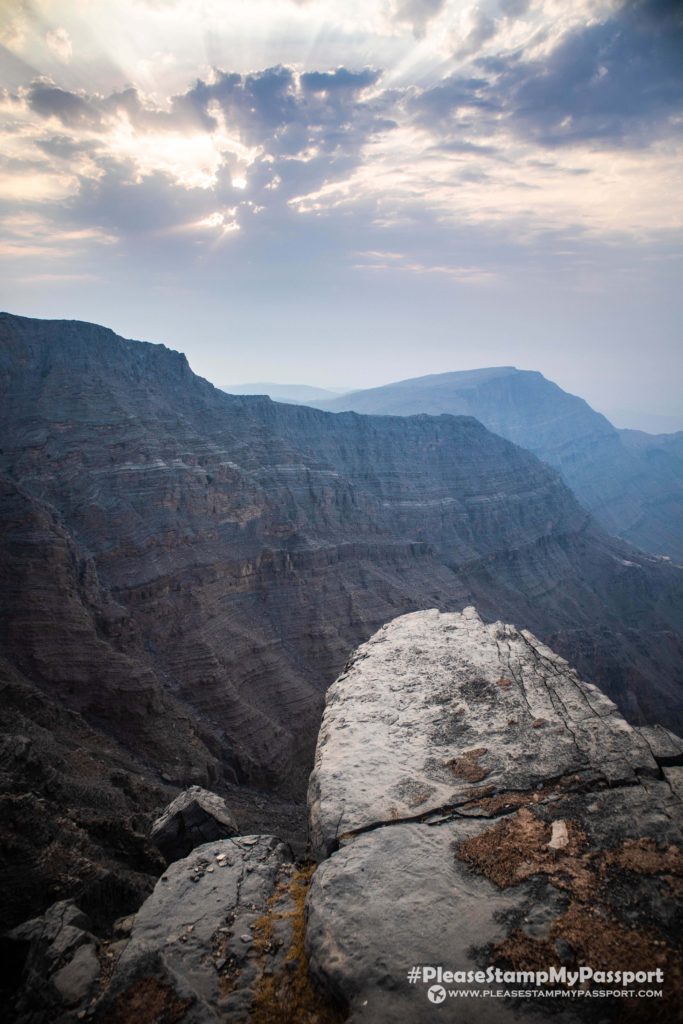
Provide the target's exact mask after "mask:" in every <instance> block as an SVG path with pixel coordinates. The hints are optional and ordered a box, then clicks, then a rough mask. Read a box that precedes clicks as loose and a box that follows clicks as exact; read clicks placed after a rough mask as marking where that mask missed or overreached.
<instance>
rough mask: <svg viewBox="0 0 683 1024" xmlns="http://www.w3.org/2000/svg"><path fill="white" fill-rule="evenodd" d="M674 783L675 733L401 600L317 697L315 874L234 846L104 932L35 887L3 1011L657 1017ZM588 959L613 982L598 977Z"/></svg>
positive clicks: (144, 1018)
mask: <svg viewBox="0 0 683 1024" xmlns="http://www.w3.org/2000/svg"><path fill="white" fill-rule="evenodd" d="M682 782H683V742H682V741H681V740H680V739H679V738H678V737H676V736H675V735H674V734H673V733H670V732H669V731H668V730H666V729H664V728H662V727H661V726H653V727H645V728H642V729H638V728H635V729H634V728H633V727H631V726H629V725H628V724H627V723H626V722H625V721H624V719H623V718H622V717H621V716H620V715H619V713H618V712H617V709H616V708H615V706H614V704H613V703H612V702H611V701H609V700H608V699H607V698H606V697H604V695H603V694H602V693H601V692H600V691H599V690H598V689H596V687H594V686H591V685H589V684H586V683H584V682H582V681H581V680H580V679H579V677H578V676H577V674H576V673H575V672H574V670H573V669H571V668H570V667H569V666H568V664H567V663H566V662H565V661H563V660H562V659H561V658H559V657H558V656H557V655H555V654H554V653H553V652H552V651H551V650H550V649H548V648H547V647H545V646H544V645H543V644H541V643H540V641H538V640H537V639H536V638H535V637H534V636H533V635H532V634H530V633H528V632H526V631H519V630H517V629H515V628H514V627H512V626H508V625H503V624H502V623H494V624H492V625H484V624H483V623H482V621H481V620H480V619H479V617H478V615H477V614H476V612H475V611H474V609H472V608H468V609H466V610H465V611H464V612H463V613H462V614H441V613H439V612H437V611H435V610H434V611H429V612H418V613H413V614H410V615H405V616H402V617H400V618H398V619H396V620H394V621H393V622H391V623H390V624H388V625H387V626H385V627H383V628H382V629H381V630H380V631H379V632H378V633H377V634H376V635H375V636H374V637H373V638H372V639H371V640H370V641H369V642H368V643H366V644H364V645H363V646H362V647H360V648H359V649H358V651H357V652H356V653H355V655H354V657H353V658H352V659H351V661H350V663H349V665H348V666H347V668H346V670H345V672H344V673H343V674H342V675H341V676H340V678H339V679H338V680H337V682H336V683H335V684H334V686H333V687H332V688H331V689H330V691H329V697H328V702H327V708H326V711H325V717H324V721H323V725H322V728H321V731H320V736H319V741H318V749H317V755H316V764H315V770H314V772H313V774H312V776H311V781H310V792H309V813H310V823H311V838H312V843H313V847H314V850H315V852H316V854H317V856H318V859H319V862H320V863H319V864H318V866H317V868H316V866H315V865H314V864H306V863H302V862H299V863H296V862H294V860H293V858H292V856H291V854H290V851H289V850H288V849H287V847H286V846H285V845H284V844H282V843H281V842H279V840H278V839H276V838H275V837H273V836H270V835H249V836H235V837H232V838H230V839H217V840H215V841H212V842H209V843H206V844H203V845H201V846H199V847H197V848H196V849H194V850H193V851H192V852H191V853H190V854H189V855H188V856H187V857H185V858H183V859H180V860H177V861H175V862H174V863H173V864H171V865H170V866H169V867H167V868H166V870H165V871H164V872H163V874H162V876H161V878H160V879H159V881H158V882H157V885H156V887H155V889H154V891H153V893H152V894H151V895H150V896H149V898H148V899H147V900H146V902H145V903H144V904H143V906H142V907H141V908H140V910H139V912H138V913H137V914H136V915H135V916H133V917H128V918H126V919H124V920H122V921H118V922H117V923H116V925H115V927H114V933H113V937H112V938H111V939H109V938H104V939H103V938H101V937H98V936H96V935H94V934H93V933H92V931H91V922H90V921H89V920H88V919H87V917H86V916H85V915H83V914H82V913H81V911H80V909H79V908H78V907H77V906H75V905H74V904H72V903H64V902H62V903H59V904H57V905H56V906H54V907H52V908H50V909H49V910H48V911H47V913H46V914H45V915H44V916H43V917H42V918H39V919H36V920H33V921H29V922H27V923H26V924H24V925H20V926H19V927H18V928H16V929H14V931H13V932H12V933H11V935H10V936H9V939H8V940H6V943H5V947H4V952H5V954H6V958H7V955H9V957H10V958H12V957H13V958H14V959H18V958H19V956H20V954H21V952H22V945H23V947H25V948H24V949H23V957H24V959H23V962H24V968H23V975H22V984H21V985H20V987H19V991H18V993H17V994H16V996H15V998H14V1002H13V1003H11V1004H10V1005H11V1006H12V1008H13V1010H14V1011H15V1019H16V1020H17V1021H18V1022H20V1024H29V1022H30V1024H43V1022H46V1021H48V1020H49V1021H55V1022H56V1021H60V1022H62V1024H68V1022H69V1021H72V1020H73V1019H74V1017H75V1018H76V1019H81V1020H83V1019H88V1020H93V1021H95V1022H97V1024H128V1022H129V1021H131V1020H136V1021H139V1022H141V1024H152V1022H160V1021H173V1022H174V1024H200V1022H205V1021H214V1020H216V1021H218V1020H225V1021H234V1022H235V1024H242V1022H246V1021H249V1022H251V1024H302V1022H307V1024H341V1022H342V1021H344V1020H353V1021H359V1022H361V1021H367V1022H368V1024H370V1022H371V1024H383V1022H385V1021H386V1022H387V1024H388V1022H392V1024H393V1022H394V1021H398V1020H400V1021H407V1022H411V1024H413V1022H414V1024H422V1022H424V1024H428V1022H429V1024H431V1022H432V1021H433V1020H435V1019H436V1018H435V1016H434V1014H435V1012H436V1011H435V1004H436V1003H438V1004H439V1008H438V1014H439V1016H440V1017H443V1019H444V1020H446V1021H464V1022H465V1024H488V1022H501V1024H502V1022H505V1021H512V1020H519V1019H525V1018H529V1019H530V1020H532V1021H539V1022H540V1021H544V1020H547V1019H548V1016H549V1015H551V1014H552V1015H553V1016H556V1017H557V1018H558V1019H560V1020H562V1021H567V1022H574V1021H587V1022H591V1021H600V1022H601V1024H607V1022H610V1021H614V1020H621V1019H626V1020H630V1021H643V1022H645V1021H647V1022H651V1021H662V1022H668V1021H670V1020H672V1019H673V1017H674V1013H675V1010H676V1007H677V1006H678V1005H679V1002H678V1001H679V1000H680V993H681V984H682V982H683V979H682V977H681V972H680V948H679V943H680V935H681V927H680V926H681V920H680V904H679V903H677V902H676V895H677V893H678V892H679V890H680V885H681V882H682V880H683V853H682V851H681V841H682V838H683V837H682V826H683V813H682V812H683V803H682V801H683V789H682V786H681V783H682ZM199 795H200V794H198V793H197V791H196V789H195V790H191V791H188V793H187V794H185V795H184V798H183V800H182V801H180V802H176V810H177V808H178V806H181V807H183V808H184V807H186V806H188V805H189V804H191V803H192V802H193V801H195V802H196V801H197V798H198V796H199ZM201 796H202V800H203V805H204V808H205V811H206V809H207V808H208V809H209V810H210V811H211V812H212V813H213V812H214V811H216V810H219V809H218V807H217V806H216V800H215V798H213V799H211V797H210V795H209V794H205V793H201ZM172 810H173V809H172V808H169V815H170V814H172ZM223 814H224V812H223V809H222V808H220V813H219V817H220V818H222V817H223ZM581 967H583V968H586V967H590V968H592V969H593V971H594V972H596V974H595V977H594V978H586V977H584V978H581V977H580V975H578V971H579V968H581ZM427 969H428V970H427ZM489 969H490V970H491V971H492V972H493V974H492V976H491V978H490V979H488V980H483V979H482V976H481V975H478V974H477V972H486V971H488V970H489ZM438 970H441V971H442V972H451V974H450V975H448V974H445V973H443V974H442V975H439V974H438V973H437V971H438ZM551 970H555V971H557V972H558V975H559V976H558V979H557V980H553V981H552V982H551V983H549V984H548V983H547V980H548V974H549V972H550V971H551ZM518 971H519V972H525V975H524V978H525V980H523V981H521V982H519V981H518V982H515V981H514V980H513V976H512V973H511V972H518ZM562 971H566V972H567V974H566V976H563V975H562ZM609 971H622V972H623V971H630V972H632V973H633V974H634V975H635V976H636V977H635V978H634V979H632V980H628V978H626V979H625V980H624V982H623V984H622V983H621V981H620V980H619V979H616V980H615V981H614V982H613V983H611V984H609V985H606V984H604V983H603V982H602V981H601V980H600V979H601V974H600V972H603V974H606V972H609ZM648 971H649V972H650V980H648V979H647V972H648ZM468 972H472V975H471V976H470V977H468ZM495 972H499V974H500V977H499V978H498V980H496V973H495ZM536 972H541V975H542V972H545V978H546V981H545V982H544V980H543V976H541V977H539V979H538V981H537V980H536V977H535V974H536ZM640 972H645V974H646V979H645V980H643V977H642V976H641V973H640ZM441 982H443V984H441ZM605 988H609V989H612V990H613V989H618V990H619V991H620V993H621V990H622V989H626V990H635V991H638V990H641V989H642V990H643V991H648V990H649V991H650V992H652V991H653V990H654V991H656V992H660V991H661V993H662V994H661V995H659V994H658V995H652V996H650V997H647V998H643V999H642V1000H639V999H638V998H636V997H633V996H629V995H621V994H620V995H619V996H618V997H615V998H612V999H606V998H602V997H600V996H599V995H597V994H596V993H597V992H599V991H601V990H604V989H605ZM520 989H521V990H522V991H523V992H525V993H529V992H531V993H532V994H526V995H519V994H515V995H510V994H508V995H506V994H505V993H506V991H507V992H517V993H519V990H520ZM491 990H494V991H495V992H498V991H499V990H500V994H499V995H496V996H492V995H491ZM563 992H564V993H567V994H566V995H562V993H563ZM577 992H580V993H581V998H579V997H578V996H577V995H576V994H575V993H577ZM451 993H455V994H451ZM486 993H488V994H486ZM553 993H554V994H553ZM572 993H574V995H572Z"/></svg>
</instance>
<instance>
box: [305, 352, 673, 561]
mask: <svg viewBox="0 0 683 1024" xmlns="http://www.w3.org/2000/svg"><path fill="white" fill-rule="evenodd" d="M314 404H315V405H316V407H317V408H321V409H326V410H328V411H332V412H339V411H346V410H354V411H355V412H360V413H365V414H373V415H389V416H412V415H416V414H420V413H429V414H430V415H440V414H442V413H448V414H451V415H466V416H474V417H476V418H477V419H478V420H480V422H481V423H483V424H484V425H485V426H486V427H488V428H489V430H492V431H494V432H495V433H496V434H500V435H501V437H505V438H507V439H508V440H509V441H513V442H514V443H515V444H518V445H520V446H521V447H523V448H527V449H528V450H529V451H531V452H533V453H534V454H535V455H537V456H538V457H539V458H540V459H542V460H543V461H544V462H547V463H549V464H550V465H551V466H554V467H555V469H557V470H558V471H559V472H560V473H561V474H562V477H563V478H564V480H565V481H566V483H567V484H568V485H569V487H570V488H571V490H572V491H573V492H574V494H575V495H576V497H577V498H578V499H579V501H580V502H581V504H582V505H583V506H584V507H585V508H587V509H588V511H589V512H591V513H592V514H593V515H594V516H595V518H596V519H597V520H598V522H599V523H601V525H602V526H603V527H604V528H605V529H606V530H607V531H608V532H609V533H612V534H614V535H616V536H618V537H622V538H623V539H624V540H627V541H629V542H630V543H631V544H634V545H636V546H637V547H639V548H641V549H642V550H644V551H649V552H651V553H652V554H660V555H666V556H669V557H671V558H674V559H676V560H677V561H682V560H683V440H682V438H683V435H681V434H671V435H667V434H664V435H648V434H644V433H643V432H641V431H632V430H617V429H616V428H615V427H613V426H612V424H611V423H610V422H609V420H607V419H606V418H605V417H604V416H602V415H601V414H600V413H598V412H596V411H595V410H594V409H592V408H591V407H590V406H589V405H588V403H587V402H585V401H584V400H583V399H582V398H578V397H576V396H575V395H571V394H568V393H567V392H566V391H563V390H562V388H560V387H558V386H557V385H556V384H554V383H552V382H551V381H549V380H547V379H546V378H545V377H544V376H543V375H542V374H541V373H538V372H536V371H530V370H518V369H516V368H515V367H513V366H499V367H490V368H488V369H481V370H466V371H462V372H456V373H442V374H433V375H430V376H427V377H417V378H414V379H410V380H404V381H399V382H397V383H395V384H387V385H386V386H384V387H379V388H369V389H367V390H363V391H355V392H352V393H350V394H345V395H342V396H340V397H338V398H333V399H327V400H325V401H319V400H316V401H315V403H314Z"/></svg>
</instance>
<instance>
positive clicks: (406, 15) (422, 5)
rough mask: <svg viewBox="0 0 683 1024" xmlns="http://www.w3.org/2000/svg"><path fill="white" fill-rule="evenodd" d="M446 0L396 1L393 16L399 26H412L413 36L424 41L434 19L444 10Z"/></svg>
mask: <svg viewBox="0 0 683 1024" xmlns="http://www.w3.org/2000/svg"><path fill="white" fill-rule="evenodd" d="M445 3H446V0H395V3H394V10H393V16H394V20H395V21H396V22H398V23H399V24H405V25H410V26H411V28H412V30H413V35H414V36H415V37H416V38H417V39H422V38H423V37H424V36H425V35H426V32H427V26H428V24H429V22H430V21H431V20H432V18H435V17H436V16H437V14H440V13H441V11H442V10H443V9H444V6H445Z"/></svg>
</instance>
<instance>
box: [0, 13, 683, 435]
mask: <svg viewBox="0 0 683 1024" xmlns="http://www.w3.org/2000/svg"><path fill="white" fill-rule="evenodd" d="M0 44H1V47H0V134H1V139H0V154H1V156H0V216H1V218H2V232H1V235H0V307H1V308H3V309H6V310H9V311H10V312H15V313H19V314H22V315H27V316H37V317H50V318H53V317H54V318H69V319H80V320H91V321H95V322H97V323H102V324H105V325H107V326H109V327H112V328H113V329H114V330H116V331H117V332H118V333H120V334H123V335H124V336H126V337H132V338H139V339H144V340H149V341H161V342H164V343H165V344H167V345H169V346H171V347H173V348H178V349H180V350H182V351H184V352H185V353H186V354H187V356H188V359H189V361H190V364H191V366H192V367H193V369H194V370H195V371H196V372H198V373H200V374H201V375H202V376H205V377H207V378H208V379H209V380H211V381H213V382H214V383H216V384H222V383H228V382H231V383H238V382H241V381H264V380H266V381H276V382H281V383H305V384H315V385H320V386H323V387H348V388H351V387H371V386H376V385H379V384H383V383H386V382H388V381H393V380H399V379H403V378H406V377H411V376H421V375H424V374H426V373H438V372H445V371H450V370H459V369H469V368H474V367H480V366H491V365H515V366H518V367H520V368H524V369H536V370H540V371H541V372H543V373H544V374H545V375H546V376H547V377H549V378H550V379H552V380H555V381H556V382H557V383H558V384H560V385H561V386H562V387H564V388H566V389H567V390H569V391H572V392H574V393H576V394H580V395H582V396H583V397H584V398H586V399H587V400H588V401H589V402H590V403H591V404H592V405H593V406H595V407H596V408H598V409H600V410H601V411H605V412H608V413H610V414H614V413H615V410H625V412H624V413H623V414H622V415H621V420H622V422H621V423H619V425H634V426H637V425H639V422H640V420H639V416H641V414H643V415H644V414H656V415H660V416H663V417H677V418H678V419H679V420H680V425H681V426H683V388H682V387H681V381H683V337H682V324H683V274H682V270H683V251H682V245H681V241H682V238H683V3H680V2H679V0H626V2H623V0H572V2H571V3H567V2H566V0H477V2H474V3H472V2H470V0H241V2H237V0H117V2H116V3H113V4H112V3H111V0H23V2H22V0H0ZM615 418H619V417H618V416H617V417H615ZM627 420H629V422H626V421H627ZM671 423H672V424H673V423H674V420H673V419H672V420H671Z"/></svg>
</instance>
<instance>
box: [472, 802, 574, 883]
mask: <svg viewBox="0 0 683 1024" xmlns="http://www.w3.org/2000/svg"><path fill="white" fill-rule="evenodd" d="M566 824H567V836H568V842H567V845H566V847H565V848H564V849H563V850H562V851H561V854H560V855H558V853H557V852H556V851H554V850H552V849H551V848H550V847H549V843H550V841H551V837H552V829H551V826H550V825H547V824H546V823H545V822H543V821H541V820H540V819H539V818H537V817H536V816H535V815H534V814H533V813H532V812H531V811H530V810H529V808H528V807H521V808H520V809H519V810H518V811H517V812H516V813H515V814H514V815H513V816H512V817H510V818H509V819H507V820H505V821H501V822H499V823H498V824H497V825H495V826H494V827H493V828H491V829H488V830H487V831H486V832H482V833H480V834H479V835H477V836H472V837H471V838H470V839H465V840H464V841H463V842H462V843H459V844H458V846H457V848H456V854H457V856H458V858H459V859H460V860H464V861H465V862H466V863H468V864H470V865H471V866H472V867H474V868H476V869H477V870H478V871H479V872H481V874H483V875H485V876H486V878H488V879H489V880H490V881H492V882H493V883H494V884H495V885H497V886H498V887H499V888H500V889H504V888H507V886H509V885H517V884H518V883H519V882H523V881H524V879H526V878H530V877H531V876H532V875H538V874H546V875H552V876H557V879H558V881H559V882H560V887H562V888H566V886H567V883H566V882H565V881H564V880H563V879H564V877H565V876H569V878H570V879H571V881H572V883H578V882H579V881H580V880H581V879H582V877H583V875H584V874H585V868H584V866H583V864H582V863H581V861H580V860H579V859H578V856H579V854H580V852H581V850H582V848H583V846H584V845H585V841H586V837H585V835H584V833H583V832H582V831H581V829H580V828H579V827H578V826H577V825H576V824H575V823H574V822H571V821H569V822H567V823H566ZM560 876H562V880H560Z"/></svg>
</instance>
